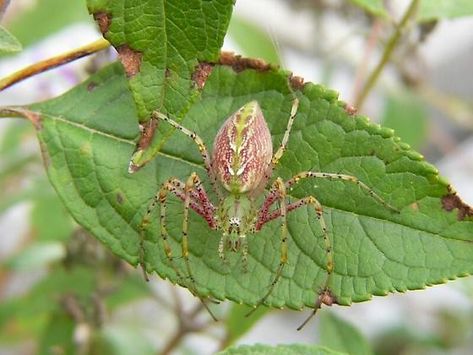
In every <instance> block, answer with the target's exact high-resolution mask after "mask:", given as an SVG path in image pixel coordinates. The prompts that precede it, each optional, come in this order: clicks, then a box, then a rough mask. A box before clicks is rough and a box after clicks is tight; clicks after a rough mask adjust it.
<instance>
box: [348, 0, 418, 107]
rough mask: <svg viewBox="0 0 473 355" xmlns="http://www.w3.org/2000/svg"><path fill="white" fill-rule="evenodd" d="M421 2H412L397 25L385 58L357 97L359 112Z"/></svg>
mask: <svg viewBox="0 0 473 355" xmlns="http://www.w3.org/2000/svg"><path fill="white" fill-rule="evenodd" d="M419 1H420V0H412V1H411V3H410V5H409V7H408V9H407V10H406V12H405V13H404V15H403V16H402V19H401V22H399V24H397V25H396V30H395V31H394V33H393V34H392V36H391V38H389V40H388V43H387V44H386V47H385V48H384V52H383V56H382V57H381V60H380V61H379V63H378V65H377V66H376V67H375V68H374V70H373V71H372V72H371V74H370V76H369V77H368V80H367V81H366V84H365V85H364V86H363V88H362V90H361V92H360V94H359V95H358V96H357V98H356V100H355V107H357V108H358V109H359V110H360V109H361V107H362V105H363V103H364V101H365V99H366V97H367V96H368V93H369V92H370V91H371V89H372V88H373V86H374V84H375V83H376V81H377V80H378V78H379V75H380V74H381V72H382V71H383V69H384V67H385V65H386V64H387V63H388V62H389V59H390V58H391V54H392V52H393V51H394V48H396V45H397V44H398V42H399V39H400V38H401V36H402V34H403V32H404V30H405V28H406V26H407V24H408V23H409V19H410V18H411V17H413V16H414V15H415V13H416V10H417V6H418V4H419Z"/></svg>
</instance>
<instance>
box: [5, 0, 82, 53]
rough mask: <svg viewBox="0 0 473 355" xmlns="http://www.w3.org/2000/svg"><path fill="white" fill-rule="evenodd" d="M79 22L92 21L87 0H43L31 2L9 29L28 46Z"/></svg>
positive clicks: (9, 25) (11, 23)
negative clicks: (86, 4)
mask: <svg viewBox="0 0 473 355" xmlns="http://www.w3.org/2000/svg"><path fill="white" fill-rule="evenodd" d="M52 12H54V15H52ZM78 22H86V23H87V22H88V23H90V22H91V17H90V16H89V14H88V13H87V8H86V6H85V0H74V1H64V0H41V1H35V2H33V3H31V4H30V5H29V6H28V7H27V9H25V10H24V11H22V12H20V13H19V14H18V16H15V17H14V18H13V19H12V21H11V22H10V23H9V24H8V29H9V30H10V32H11V33H13V34H14V35H15V37H16V38H18V40H19V41H20V42H21V43H23V46H25V47H27V46H29V45H31V44H34V43H36V42H38V41H40V40H42V39H43V38H45V37H47V36H49V35H51V34H53V33H56V32H58V31H60V30H61V29H63V28H64V27H66V26H69V25H71V24H73V23H78ZM32 29H34V30H32Z"/></svg>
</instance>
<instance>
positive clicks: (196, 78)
mask: <svg viewBox="0 0 473 355" xmlns="http://www.w3.org/2000/svg"><path fill="white" fill-rule="evenodd" d="M212 69H213V65H212V64H210V63H206V62H203V63H199V64H198V65H197V67H196V68H195V70H194V72H193V73H192V81H193V82H194V84H195V86H197V88H198V89H199V90H202V89H203V88H204V86H205V82H206V81H207V78H208V77H209V75H210V73H212Z"/></svg>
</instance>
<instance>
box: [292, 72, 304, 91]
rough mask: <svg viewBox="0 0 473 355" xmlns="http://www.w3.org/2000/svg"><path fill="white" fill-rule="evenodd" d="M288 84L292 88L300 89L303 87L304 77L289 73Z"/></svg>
mask: <svg viewBox="0 0 473 355" xmlns="http://www.w3.org/2000/svg"><path fill="white" fill-rule="evenodd" d="M289 84H291V87H292V88H293V89H294V90H301V89H303V88H304V78H302V77H300V76H295V75H291V76H290V77H289Z"/></svg>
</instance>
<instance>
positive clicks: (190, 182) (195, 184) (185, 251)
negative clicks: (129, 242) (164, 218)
mask: <svg viewBox="0 0 473 355" xmlns="http://www.w3.org/2000/svg"><path fill="white" fill-rule="evenodd" d="M201 187H202V182H201V180H200V178H199V177H198V176H197V174H196V173H192V174H191V176H189V178H188V179H187V181H186V185H185V188H184V194H185V195H184V219H183V222H182V242H181V247H182V258H183V259H184V262H185V264H186V269H187V274H188V276H189V279H190V281H191V283H192V285H193V286H192V287H193V289H194V291H192V290H190V291H191V292H192V293H193V294H194V296H196V297H198V298H199V299H200V301H201V302H202V305H203V306H204V307H205V309H206V310H207V312H209V314H210V316H211V317H212V318H213V319H214V320H215V321H217V318H216V317H215V316H214V314H213V313H212V311H211V310H210V308H209V306H208V305H207V303H205V301H204V299H202V297H200V296H199V295H198V294H197V287H196V283H195V279H194V276H193V274H192V270H191V266H190V263H189V239H188V232H189V207H190V202H191V191H192V189H194V188H195V189H196V190H197V191H199V189H200V188H201ZM202 191H203V190H202Z"/></svg>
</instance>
